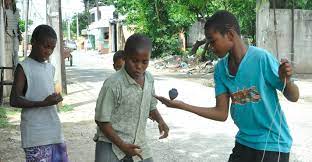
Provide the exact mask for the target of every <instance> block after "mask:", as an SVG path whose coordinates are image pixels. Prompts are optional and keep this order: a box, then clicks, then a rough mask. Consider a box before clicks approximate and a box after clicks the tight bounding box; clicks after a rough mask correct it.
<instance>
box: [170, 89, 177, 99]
mask: <svg viewBox="0 0 312 162" xmlns="http://www.w3.org/2000/svg"><path fill="white" fill-rule="evenodd" d="M178 94H179V93H178V90H177V89H175V88H172V89H171V90H170V91H169V98H170V100H174V99H175V98H177V97H178Z"/></svg>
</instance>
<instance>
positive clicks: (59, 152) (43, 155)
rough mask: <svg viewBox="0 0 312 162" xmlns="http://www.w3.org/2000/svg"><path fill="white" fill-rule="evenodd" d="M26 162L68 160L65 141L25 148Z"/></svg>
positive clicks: (59, 161)
mask: <svg viewBox="0 0 312 162" xmlns="http://www.w3.org/2000/svg"><path fill="white" fill-rule="evenodd" d="M24 151H25V154H26V162H68V156H67V150H66V145H65V144H64V143H58V144H51V145H44V146H35V147H29V148H24Z"/></svg>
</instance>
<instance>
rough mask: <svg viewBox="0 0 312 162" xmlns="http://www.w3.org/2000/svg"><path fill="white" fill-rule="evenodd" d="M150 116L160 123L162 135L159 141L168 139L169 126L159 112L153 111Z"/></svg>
mask: <svg viewBox="0 0 312 162" xmlns="http://www.w3.org/2000/svg"><path fill="white" fill-rule="evenodd" d="M149 116H150V118H151V119H152V120H155V121H156V122H157V123H158V128H159V133H160V134H161V136H160V137H159V139H163V138H167V137H168V134H169V127H168V126H167V124H166V122H165V121H164V119H163V118H162V117H161V115H160V113H159V111H158V110H157V109H155V110H152V111H151V112H150V114H149Z"/></svg>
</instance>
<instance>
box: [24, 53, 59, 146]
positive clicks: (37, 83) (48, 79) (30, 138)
mask: <svg viewBox="0 0 312 162" xmlns="http://www.w3.org/2000/svg"><path fill="white" fill-rule="evenodd" d="M20 65H21V66H22V68H23V70H24V73H25V76H26V79H27V91H26V94H25V98H26V99H27V100H30V101H43V100H44V99H45V98H46V97H47V96H49V95H51V94H52V93H54V81H53V78H54V71H55V69H54V67H53V65H51V64H50V63H45V62H44V63H40V62H38V61H35V60H33V59H32V58H29V57H27V58H26V59H25V60H24V61H23V62H21V63H20ZM21 136H22V147H23V148H28V147H34V146H42V145H48V144H56V143H63V142H64V137H63V133H62V130H61V123H60V119H59V117H58V115H57V109H56V106H55V105H53V106H47V107H40V108H23V109H22V114H21Z"/></svg>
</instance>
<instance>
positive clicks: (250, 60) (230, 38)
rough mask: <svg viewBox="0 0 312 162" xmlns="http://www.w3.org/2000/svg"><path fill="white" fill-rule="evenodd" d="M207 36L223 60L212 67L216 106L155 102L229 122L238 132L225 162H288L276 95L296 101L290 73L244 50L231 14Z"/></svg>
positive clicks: (211, 25) (212, 22) (218, 19)
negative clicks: (279, 93)
mask: <svg viewBox="0 0 312 162" xmlns="http://www.w3.org/2000/svg"><path fill="white" fill-rule="evenodd" d="M205 36H206V39H207V40H208V41H209V43H210V47H211V48H212V50H213V51H214V53H215V54H216V55H217V56H218V57H219V58H221V59H220V61H219V62H218V64H217V65H216V66H215V72H214V80H215V95H216V106H215V107H212V108H205V107H197V106H193V105H189V104H186V103H184V102H182V101H175V100H173V101H171V100H169V99H166V98H164V97H160V96H155V97H156V98H157V99H158V100H160V101H161V102H162V103H163V104H165V105H167V106H168V107H173V108H178V109H182V110H185V111H189V112H192V113H195V114H197V115H200V116H202V117H205V118H208V119H212V120H217V121H225V120H226V119H227V117H228V112H229V106H230V105H229V101H230V99H231V106H230V107H231V111H230V112H231V117H232V119H233V120H234V123H235V124H236V125H237V127H238V129H239V131H238V133H237V135H236V137H235V138H236V139H235V147H234V148H233V152H232V154H231V155H230V157H229V162H276V161H279V162H288V161H289V152H290V148H291V144H292V138H291V135H290V133H289V128H288V126H287V122H286V119H285V115H284V113H283V112H282V110H281V106H280V104H279V100H278V95H277V92H276V89H278V90H280V91H282V92H283V94H284V96H285V97H286V98H287V99H288V100H289V101H292V102H296V101H297V100H298V98H299V90H298V87H297V86H296V85H295V84H294V83H293V82H292V80H291V75H292V67H291V65H290V64H289V63H288V61H287V60H282V62H281V64H280V63H279V62H278V60H277V59H276V58H275V57H274V56H273V55H272V54H271V53H269V52H267V51H266V50H264V49H261V48H257V47H253V46H249V47H248V46H246V45H245V44H244V43H243V41H242V40H241V38H240V27H239V24H238V21H237V19H236V18H235V16H234V15H233V14H231V13H230V12H227V11H218V12H216V13H215V14H214V15H213V16H211V17H210V18H209V19H208V20H207V22H206V24H205Z"/></svg>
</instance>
